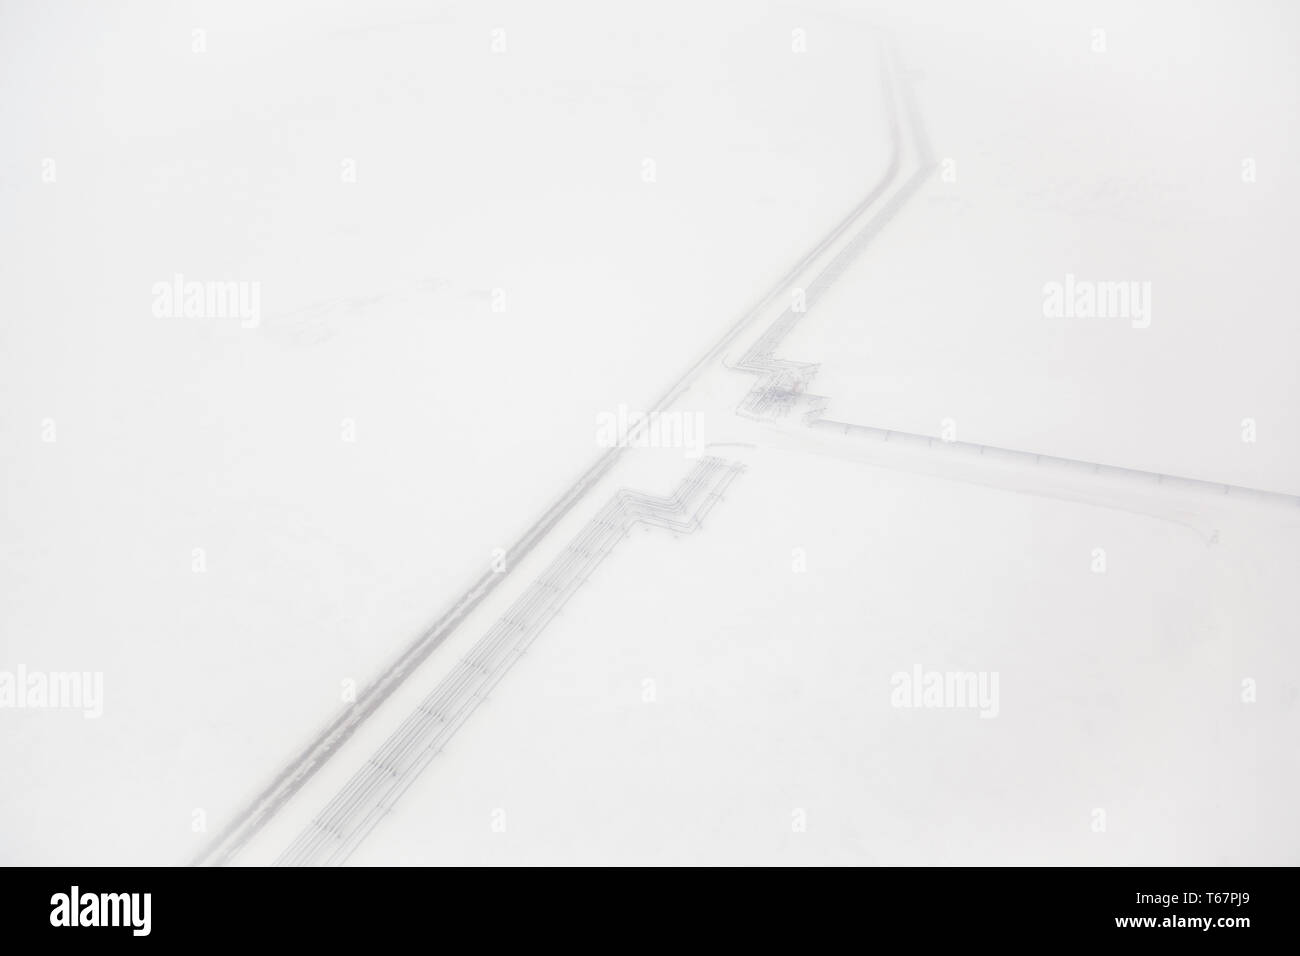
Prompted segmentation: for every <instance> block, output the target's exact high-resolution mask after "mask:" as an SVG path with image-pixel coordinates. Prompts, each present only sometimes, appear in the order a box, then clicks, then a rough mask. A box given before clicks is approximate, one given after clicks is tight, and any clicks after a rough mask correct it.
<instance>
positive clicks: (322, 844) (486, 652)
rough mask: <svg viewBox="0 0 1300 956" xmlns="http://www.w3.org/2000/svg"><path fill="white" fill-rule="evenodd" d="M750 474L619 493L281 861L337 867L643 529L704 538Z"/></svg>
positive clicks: (697, 476) (731, 469)
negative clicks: (713, 517)
mask: <svg viewBox="0 0 1300 956" xmlns="http://www.w3.org/2000/svg"><path fill="white" fill-rule="evenodd" d="M743 468H744V466H743V465H741V464H739V463H735V462H728V461H726V460H724V459H721V458H716V457H712V456H709V457H705V458H702V459H701V460H700V461H699V463H698V464H696V466H695V467H694V468H693V469H691V471H690V472H689V473H688V474H687V476H686V477H685V478H684V479H683V480H682V482H681V484H680V485H679V486H678V487H677V489H676V490H675V491H674V492H673V494H672V495H671V496H669V497H667V498H661V497H654V496H651V495H646V494H643V493H641V492H638V491H628V490H620V491H619V492H617V493H616V494H615V495H614V496H613V497H612V498H611V499H610V500H609V501H608V502H607V503H606V504H605V505H604V507H602V508H601V510H600V511H599V512H597V514H596V515H595V516H594V517H593V518H592V519H591V521H589V522H588V523H587V524H586V526H585V527H584V528H583V529H582V531H580V532H579V533H578V535H577V536H576V537H575V538H574V539H573V540H572V541H571V542H570V543H569V544H568V545H567V546H566V547H565V549H564V551H563V552H561V554H560V555H559V556H558V557H557V558H556V559H555V560H554V561H553V562H552V563H551V565H550V566H549V567H548V568H547V569H546V571H545V572H543V573H542V574H541V575H540V576H539V577H538V578H537V579H536V580H534V581H533V582H532V583H531V584H530V585H529V587H528V589H527V590H526V591H525V592H524V593H523V595H521V596H520V597H519V598H518V599H517V600H516V601H515V602H514V604H512V605H511V607H510V609H509V610H508V611H507V612H506V614H505V615H504V616H503V617H502V618H501V619H500V620H498V621H497V622H496V624H495V625H493V626H492V628H491V629H490V630H488V632H487V633H486V634H484V635H483V637H482V638H480V639H479V641H478V643H476V644H475V645H474V647H473V648H472V649H471V650H470V652H469V653H468V654H467V655H466V656H465V657H464V658H462V659H461V660H460V662H458V663H457V665H456V666H455V668H453V669H452V671H451V672H450V673H449V674H448V675H447V676H446V677H445V678H444V679H443V680H442V681H441V682H440V683H439V684H438V686H437V687H436V688H434V690H433V692H432V693H431V694H430V695H429V696H428V697H427V698H425V700H424V702H423V703H421V704H420V706H419V707H418V708H416V710H415V711H414V712H413V713H411V714H410V715H409V716H408V717H407V718H406V720H405V721H404V722H403V723H402V725H401V726H400V727H399V728H398V729H397V730H396V731H395V732H394V733H393V735H392V736H391V737H389V738H388V740H387V741H386V742H385V743H384V745H383V746H382V747H381V748H380V749H379V750H378V751H377V752H376V753H375V754H374V756H372V757H371V758H370V759H369V760H367V761H366V763H365V764H364V765H363V766H362V768H361V769H360V770H359V771H358V772H357V773H356V774H355V775H354V776H353V777H352V779H351V780H350V781H349V782H348V783H347V784H346V785H345V786H344V787H343V789H342V790H341V791H339V793H338V794H337V795H336V796H335V797H334V799H333V800H331V801H330V802H329V804H328V805H327V806H326V807H325V808H324V809H323V810H322V811H321V812H320V813H319V814H318V815H317V816H316V817H315V818H314V819H313V820H312V821H311V823H310V824H309V825H308V826H307V827H306V828H305V829H304V830H303V831H302V833H300V834H299V835H298V837H297V838H296V839H295V840H294V841H293V843H291V844H290V845H289V847H288V848H287V849H285V851H284V852H283V853H282V854H281V855H280V857H279V858H278V859H277V860H276V865H277V866H337V865H339V864H341V863H343V862H344V861H346V859H347V858H348V856H350V855H351V854H352V852H353V851H354V850H355V849H356V848H357V846H359V845H360V844H361V842H362V840H364V839H365V837H366V835H367V834H369V833H370V831H371V830H373V829H374V827H375V825H376V824H378V822H379V821H380V820H381V819H383V817H384V816H385V815H386V814H387V813H388V811H389V810H391V809H392V808H393V805H394V804H395V803H396V801H397V799H398V798H399V797H401V795H402V794H403V793H405V792H406V790H407V789H408V788H409V787H410V786H411V784H412V783H414V782H415V780H416V778H417V777H418V776H419V774H420V772H421V771H422V770H424V768H425V767H426V766H428V764H429V762H430V761H431V760H433V758H434V757H435V756H436V755H437V754H438V753H439V752H440V751H441V750H442V748H443V747H445V746H446V745H447V742H448V741H449V740H450V739H451V737H452V736H453V735H454V734H455V733H456V731H457V730H459V729H460V727H461V726H462V725H463V724H464V723H465V721H466V720H467V719H468V718H469V716H470V714H472V713H473V712H474V710H475V709H476V708H477V707H478V705H479V704H480V703H482V702H483V700H484V699H485V698H486V697H487V694H488V692H489V691H491V689H492V688H493V687H495V686H496V684H497V682H498V681H500V680H501V678H502V677H503V676H504V675H505V673H506V672H507V671H508V670H509V669H510V667H511V666H512V665H513V664H514V662H515V661H516V660H518V659H519V657H520V656H521V655H522V654H523V653H524V651H525V650H526V649H527V648H528V645H529V644H531V643H532V641H533V640H534V639H535V638H536V637H537V635H538V634H540V633H541V632H542V630H543V629H544V628H545V627H546V625H547V624H548V623H550V621H551V619H552V618H553V617H554V616H555V615H556V614H557V613H559V611H560V609H561V608H562V607H564V605H565V604H566V603H567V602H568V600H569V598H571V597H572V596H573V595H574V593H575V592H576V591H577V590H578V589H579V588H580V587H581V586H582V585H583V583H584V582H585V581H586V580H587V579H588V578H589V577H590V576H591V574H592V572H593V571H594V570H595V569H596V567H597V566H598V565H599V564H600V563H601V562H602V561H603V560H604V559H605V558H606V557H608V556H609V554H610V553H611V552H612V551H613V549H614V547H615V545H617V544H618V542H619V541H621V540H622V539H623V538H624V537H626V536H627V535H628V534H629V533H630V532H631V530H632V529H633V528H634V527H636V526H637V525H639V524H644V525H649V526H650V527H654V528H665V529H668V530H670V531H674V532H677V533H680V534H691V533H692V532H694V531H696V530H698V529H699V528H700V526H701V523H702V521H703V520H704V517H705V515H707V514H708V512H709V511H710V510H711V509H712V508H713V506H714V505H715V504H716V503H717V501H718V499H719V498H720V497H721V496H722V493H723V492H724V491H725V490H726V488H727V486H728V485H729V484H730V483H731V481H732V480H733V479H734V478H735V476H736V475H737V474H739V473H740V471H742V470H743Z"/></svg>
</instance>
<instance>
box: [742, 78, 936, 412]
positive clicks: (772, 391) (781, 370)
mask: <svg viewBox="0 0 1300 956" xmlns="http://www.w3.org/2000/svg"><path fill="white" fill-rule="evenodd" d="M896 85H897V87H898V90H897V92H898V98H899V99H901V101H902V105H903V108H904V112H905V113H906V119H907V125H908V129H909V131H910V133H911V149H912V151H914V153H915V161H916V164H917V168H916V169H915V171H914V172H913V173H912V174H911V175H910V176H909V177H908V178H907V180H906V181H905V182H904V183H903V185H902V186H901V187H900V188H899V189H898V190H897V191H896V192H895V193H894V194H893V195H892V196H890V197H889V199H888V200H887V201H886V202H885V203H884V205H882V206H880V207H879V208H878V209H875V211H874V212H873V211H872V210H873V207H875V206H876V204H877V203H878V202H879V200H880V199H881V197H882V196H884V195H885V193H886V192H888V190H889V188H890V187H891V186H892V185H893V184H894V183H895V181H896V180H897V178H898V173H899V170H900V168H901V167H902V163H903V145H902V143H903V140H902V130H901V126H902V122H901V119H900V116H899V108H898V103H897V102H896V100H895V87H896ZM883 86H884V90H885V104H886V109H887V111H888V115H889V130H890V138H891V141H892V147H893V148H892V153H891V157H890V163H889V167H888V169H887V170H886V173H885V176H884V178H883V179H882V180H881V181H880V183H879V184H878V185H877V186H876V187H875V189H873V190H872V191H871V193H870V194H869V195H868V196H867V197H866V199H864V200H863V201H862V202H861V203H860V204H859V205H858V206H857V207H856V208H855V209H854V211H853V213H852V214H851V216H850V218H849V220H848V221H846V223H845V225H844V227H842V228H841V230H840V231H841V232H843V231H844V230H845V229H847V228H848V227H849V226H851V225H852V224H853V223H855V222H857V221H858V220H863V226H862V228H861V229H859V231H858V232H857V233H856V234H855V235H854V236H853V238H852V239H851V240H850V241H849V242H848V244H847V245H845V246H844V248H842V249H841V250H840V251H839V252H838V253H837V254H836V255H835V256H834V257H832V258H831V260H830V262H828V263H827V264H826V266H825V268H823V269H822V270H821V272H819V273H818V274H817V275H816V277H815V278H814V279H813V280H812V282H810V283H809V284H808V286H807V288H805V289H804V290H803V301H802V302H801V303H798V304H797V305H798V307H797V308H796V303H793V302H792V303H791V304H790V305H789V306H788V307H787V308H786V309H785V310H784V311H783V312H782V313H781V314H780V315H779V316H778V317H777V318H776V320H775V321H774V322H773V323H772V324H771V325H770V326H768V328H767V329H766V330H765V331H764V332H763V334H762V335H760V336H759V337H758V338H757V339H756V340H755V341H754V343H753V345H751V346H750V347H749V349H748V350H747V351H746V352H745V354H744V355H743V356H742V357H741V358H740V361H739V362H738V363H737V364H736V365H734V366H732V367H733V368H735V369H738V370H740V371H744V372H749V373H751V374H753V375H757V376H758V381H757V382H755V383H754V386H753V388H751V389H750V391H749V392H748V393H747V394H746V395H745V397H744V398H742V399H741V401H740V404H739V406H737V408H736V413H737V414H739V415H743V416H745V417H747V418H767V419H770V418H778V417H781V416H784V415H785V414H787V413H788V412H789V411H790V409H791V408H793V407H794V406H795V405H796V404H803V405H804V407H805V417H806V418H808V419H816V418H818V417H819V416H820V414H821V412H822V410H823V409H824V408H825V406H826V403H827V401H828V399H827V398H826V397H825V396H820V395H810V394H806V393H805V392H804V389H805V388H806V386H807V384H808V383H809V382H810V381H811V380H812V378H813V376H814V375H816V374H817V370H818V367H819V366H818V365H816V364H815V363H809V362H794V361H790V360H789V359H781V358H777V357H776V350H777V349H778V348H779V347H780V345H781V343H782V342H784V341H785V339H786V337H787V336H788V335H789V334H790V332H791V331H793V329H794V328H795V326H796V325H798V324H799V321H800V320H801V319H802V318H803V317H804V315H806V314H807V311H808V309H810V308H811V307H812V306H813V305H814V304H815V303H816V302H817V300H818V299H820V298H821V297H822V296H823V295H824V294H825V293H826V291H827V290H828V289H829V288H830V287H831V286H832V285H833V284H834V283H835V281H836V280H837V279H839V277H840V276H841V275H843V274H844V272H845V271H846V270H847V269H848V268H849V266H851V265H852V264H853V262H854V261H855V260H856V259H857V258H858V257H859V256H860V255H861V254H862V251H863V250H864V249H865V248H866V247H867V245H868V244H869V243H870V242H871V240H872V239H874V238H875V237H876V235H877V234H879V232H880V231H881V230H882V229H883V228H884V227H885V226H886V225H887V224H888V223H889V222H890V220H892V219H893V218H894V216H895V215H896V214H897V213H898V211H899V210H900V209H901V208H902V207H903V205H904V204H905V203H906V202H907V200H908V199H909V198H911V196H912V194H913V193H914V192H916V190H917V189H918V188H919V187H920V185H921V183H922V182H923V181H924V180H925V179H926V177H927V176H929V174H930V171H931V170H932V169H933V168H934V158H933V156H932V154H931V151H930V145H929V141H928V139H927V138H926V136H925V132H924V128H923V126H922V125H921V120H920V114H919V113H918V111H917V109H916V105H915V101H914V99H913V95H912V90H911V86H910V84H909V83H908V81H907V80H906V78H904V79H903V81H902V82H901V83H897V84H896V82H895V80H894V79H893V77H892V76H891V75H890V72H889V71H888V70H886V71H885V74H884V79H883ZM836 238H838V235H837V237H836Z"/></svg>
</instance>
